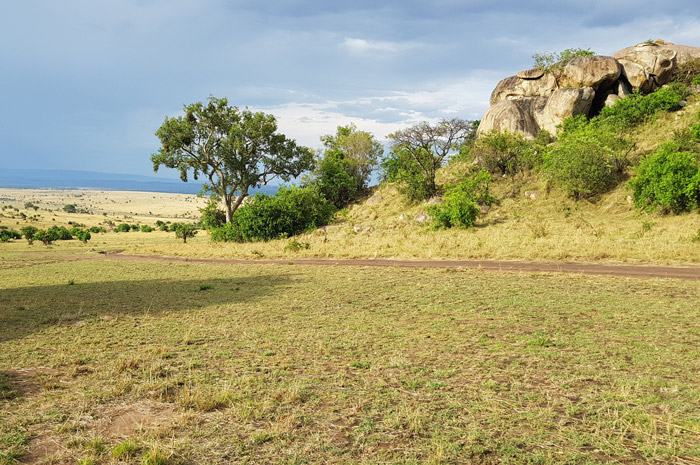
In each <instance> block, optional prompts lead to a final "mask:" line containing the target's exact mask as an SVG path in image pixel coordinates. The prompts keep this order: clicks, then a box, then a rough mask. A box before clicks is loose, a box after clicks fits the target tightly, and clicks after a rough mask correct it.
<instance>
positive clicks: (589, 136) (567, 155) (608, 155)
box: [542, 127, 620, 199]
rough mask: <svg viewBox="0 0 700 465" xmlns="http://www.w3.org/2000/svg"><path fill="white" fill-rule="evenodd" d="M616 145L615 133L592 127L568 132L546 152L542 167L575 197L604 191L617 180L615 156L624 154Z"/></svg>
mask: <svg viewBox="0 0 700 465" xmlns="http://www.w3.org/2000/svg"><path fill="white" fill-rule="evenodd" d="M601 135H603V136H604V137H601ZM616 145H617V141H616V138H615V137H614V135H612V134H611V133H609V132H608V133H603V134H601V133H599V132H597V131H596V130H595V129H594V128H590V127H585V128H583V129H579V130H577V131H573V132H572V133H564V134H562V137H561V138H560V141H559V143H558V144H557V145H555V146H553V147H551V148H549V150H547V152H546V153H545V155H544V164H543V167H542V169H543V171H544V173H545V174H546V175H547V176H548V177H549V179H550V180H551V181H552V182H553V183H554V184H555V185H556V186H558V187H559V188H561V189H562V190H564V191H565V192H566V193H567V194H569V195H571V196H572V197H574V198H575V199H579V198H582V197H584V198H585V197H591V196H594V195H596V194H600V193H602V192H604V191H605V190H606V189H607V188H609V187H610V186H611V185H612V184H613V182H614V180H615V160H616V159H618V158H619V156H620V152H619V151H617V150H616V149H615V147H616Z"/></svg>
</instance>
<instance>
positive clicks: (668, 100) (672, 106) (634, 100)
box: [594, 84, 687, 130]
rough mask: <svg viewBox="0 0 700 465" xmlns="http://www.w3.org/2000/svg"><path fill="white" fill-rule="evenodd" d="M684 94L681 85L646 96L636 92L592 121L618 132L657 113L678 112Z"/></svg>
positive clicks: (668, 87) (685, 90)
mask: <svg viewBox="0 0 700 465" xmlns="http://www.w3.org/2000/svg"><path fill="white" fill-rule="evenodd" d="M686 93H687V88H686V87H685V86H684V85H683V84H679V85H673V86H666V87H662V88H660V89H657V90H656V91H655V92H652V93H651V94H648V95H644V94H641V93H639V92H637V93H634V94H632V95H628V96H627V97H625V98H623V99H620V100H618V101H617V102H615V104H614V105H612V106H609V107H605V108H603V109H602V110H601V111H600V114H599V115H598V116H597V117H596V118H594V120H596V122H598V123H603V124H607V125H610V126H613V127H614V128H616V129H618V130H624V129H628V128H631V127H633V126H636V125H638V124H641V123H643V122H644V121H645V120H648V119H649V118H652V117H653V116H654V115H656V114H657V113H660V112H664V111H673V110H678V109H679V108H680V101H681V100H683V98H685V96H686Z"/></svg>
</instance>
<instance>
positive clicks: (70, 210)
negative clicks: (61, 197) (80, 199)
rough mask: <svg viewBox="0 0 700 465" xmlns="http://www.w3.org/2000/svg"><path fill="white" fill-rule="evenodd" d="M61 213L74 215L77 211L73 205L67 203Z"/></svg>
mask: <svg viewBox="0 0 700 465" xmlns="http://www.w3.org/2000/svg"><path fill="white" fill-rule="evenodd" d="M63 211H64V212H66V213H76V212H77V211H78V209H77V208H76V206H75V205H74V204H72V203H69V204H67V205H64V206H63Z"/></svg>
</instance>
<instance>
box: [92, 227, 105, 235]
mask: <svg viewBox="0 0 700 465" xmlns="http://www.w3.org/2000/svg"><path fill="white" fill-rule="evenodd" d="M88 231H90V232H91V233H93V234H97V233H106V232H107V230H106V229H105V228H101V227H100V226H90V229H88Z"/></svg>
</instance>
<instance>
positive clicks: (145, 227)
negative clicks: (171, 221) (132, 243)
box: [141, 224, 156, 233]
mask: <svg viewBox="0 0 700 465" xmlns="http://www.w3.org/2000/svg"><path fill="white" fill-rule="evenodd" d="M155 230H156V229H155V228H154V227H152V226H149V225H147V224H144V225H141V232H145V233H149V232H153V231H155Z"/></svg>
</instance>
